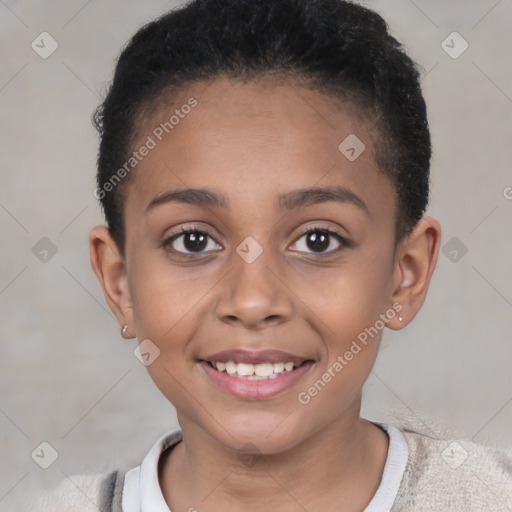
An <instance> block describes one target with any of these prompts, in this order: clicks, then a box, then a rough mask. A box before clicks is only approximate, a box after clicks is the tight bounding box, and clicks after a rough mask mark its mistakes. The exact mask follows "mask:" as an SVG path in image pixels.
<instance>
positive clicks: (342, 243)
mask: <svg viewBox="0 0 512 512" xmlns="http://www.w3.org/2000/svg"><path fill="white" fill-rule="evenodd" d="M192 233H195V234H199V235H206V236H208V237H209V238H210V239H211V240H213V241H214V242H215V243H216V244H218V242H217V241H216V240H215V238H214V237H213V236H212V235H211V234H210V233H209V232H208V231H207V230H206V229H204V228H203V227H200V226H190V227H186V228H185V227H182V228H181V229H180V231H179V233H176V234H174V235H172V236H170V237H168V238H166V239H165V240H164V242H163V244H162V246H163V247H164V248H167V247H168V246H169V245H171V244H172V243H173V242H174V241H175V240H177V239H178V238H179V237H181V236H183V235H186V234H192ZM311 233H321V234H325V235H329V236H333V237H334V238H335V239H336V240H337V241H338V242H339V244H340V247H338V248H336V249H333V250H331V251H327V252H323V253H321V252H319V253H314V252H311V253H307V254H309V255H313V256H315V257H320V258H321V257H322V256H327V255H329V256H330V255H331V254H333V253H336V252H337V251H339V250H340V249H342V248H347V247H350V246H351V243H350V242H349V241H348V240H347V239H346V238H344V237H343V236H342V235H341V234H340V233H339V232H338V231H336V230H334V229H326V228H321V227H319V226H312V227H310V228H308V229H307V230H306V231H305V232H304V233H302V234H301V235H300V236H299V237H298V238H296V239H295V241H294V242H293V244H296V243H297V242H298V241H299V240H300V239H301V238H303V237H305V236H307V235H309V234H311ZM218 245H220V244H218ZM172 252H174V253H176V254H179V255H180V256H183V257H191V258H195V257H197V256H200V255H204V254H207V253H208V252H210V251H206V252H196V253H194V252H190V253H186V252H180V251H175V250H173V251H172ZM296 252H303V251H296Z"/></svg>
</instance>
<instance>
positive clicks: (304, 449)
mask: <svg viewBox="0 0 512 512" xmlns="http://www.w3.org/2000/svg"><path fill="white" fill-rule="evenodd" d="M180 425H181V427H182V432H183V441H182V442H181V443H179V444H178V445H177V446H176V447H175V448H174V449H173V450H171V451H170V452H167V453H166V454H165V455H162V459H161V471H160V482H161V483H160V485H161V487H162V492H163V494H164V498H165V499H166V501H167V503H168V504H169V508H170V509H171V510H173V511H180V510H186V511H188V510H192V511H193V510H194V509H197V510H201V512H203V511H205V512H208V511H210V510H211V511H213V510H225V511H227V512H229V511H231V510H233V511H234V510H244V511H252V510H254V511H256V510H258V511H259V510H261V509H262V508H263V509H271V510H274V511H276V512H288V511H297V510H304V509H306V510H308V511H309V512H315V511H317V510H318V511H320V510H322V511H323V512H327V511H330V510H339V508H340V505H341V504H343V509H344V510H347V511H349V510H362V509H364V508H365V506H366V505H367V504H368V503H369V501H370V500H371V498H372V497H373V495H374V494H375V491H376V490H377V488H378V486H379V483H380V480H381V477H382V472H383V469H384V465H385V461H386V457H387V449H388V438H387V435H386V433H385V432H383V431H382V430H381V429H380V428H378V427H376V426H375V425H373V424H371V423H370V422H368V421H366V420H364V419H361V418H359V414H358V411H357V415H354V414H352V415H344V416H343V417H340V418H337V419H336V420H335V421H333V422H332V423H331V424H329V425H327V426H326V427H325V428H324V429H323V430H322V431H320V432H316V433H314V434H313V435H311V436H310V437H308V438H307V439H304V440H302V441H301V442H300V443H299V444H297V445H295V446H293V447H292V448H290V449H288V450H286V451H283V452H280V453H277V454H270V455H262V454H259V453H253V454H252V455H249V454H248V455H245V456H241V454H240V453H237V452H234V451H233V450H231V449H229V448H227V447H226V446H224V445H222V444H220V443H218V442H217V441H216V440H215V439H213V438H212V437H211V436H210V435H209V434H208V433H206V432H205V431H204V430H202V429H201V428H199V427H198V426H197V425H195V424H193V423H191V422H188V421H187V420H186V419H184V418H180Z"/></svg>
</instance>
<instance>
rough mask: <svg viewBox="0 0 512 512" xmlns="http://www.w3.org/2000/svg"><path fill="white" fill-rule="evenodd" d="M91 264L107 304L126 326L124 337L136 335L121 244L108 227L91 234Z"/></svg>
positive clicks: (92, 231) (98, 228)
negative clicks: (120, 249)
mask: <svg viewBox="0 0 512 512" xmlns="http://www.w3.org/2000/svg"><path fill="white" fill-rule="evenodd" d="M89 246H90V252H91V265H92V268H93V270H94V273H95V274H96V277H97V278H98V281H99V282H100V284H101V287H102V288H103V294H104V295H105V299H106V300H107V303H108V305H109V307H110V309H111V310H112V312H113V313H114V315H116V318H117V320H118V322H119V324H120V326H121V328H123V327H124V326H125V325H126V326H127V329H126V330H125V332H124V333H123V337H125V338H130V337H133V336H134V335H133V334H132V333H133V325H134V323H133V308H132V299H131V294H130V288H129V286H128V277H127V274H126V266H125V262H124V258H123V257H122V255H121V253H120V252H119V249H118V247H117V244H116V243H115V242H114V240H113V239H112V237H111V236H110V233H109V232H108V229H107V228H106V227H105V226H97V227H95V228H93V229H92V230H91V232H90V234H89Z"/></svg>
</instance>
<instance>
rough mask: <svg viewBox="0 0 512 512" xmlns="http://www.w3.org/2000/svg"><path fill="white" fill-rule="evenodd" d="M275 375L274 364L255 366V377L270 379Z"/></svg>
mask: <svg viewBox="0 0 512 512" xmlns="http://www.w3.org/2000/svg"><path fill="white" fill-rule="evenodd" d="M272 373H274V365H273V364H272V363H260V364H255V365H254V375H257V376H258V377H268V376H269V375H271V374H272Z"/></svg>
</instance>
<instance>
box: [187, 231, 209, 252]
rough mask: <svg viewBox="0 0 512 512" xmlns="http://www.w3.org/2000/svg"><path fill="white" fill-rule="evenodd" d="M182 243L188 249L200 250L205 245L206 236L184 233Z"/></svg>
mask: <svg viewBox="0 0 512 512" xmlns="http://www.w3.org/2000/svg"><path fill="white" fill-rule="evenodd" d="M184 245H185V247H186V248H187V250H189V251H200V250H202V249H204V248H205V247H206V236H205V235H202V234H197V233H186V235H185V242H184Z"/></svg>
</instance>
